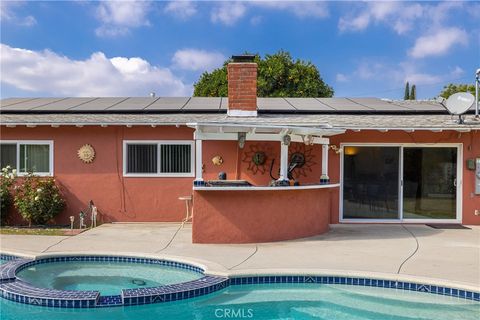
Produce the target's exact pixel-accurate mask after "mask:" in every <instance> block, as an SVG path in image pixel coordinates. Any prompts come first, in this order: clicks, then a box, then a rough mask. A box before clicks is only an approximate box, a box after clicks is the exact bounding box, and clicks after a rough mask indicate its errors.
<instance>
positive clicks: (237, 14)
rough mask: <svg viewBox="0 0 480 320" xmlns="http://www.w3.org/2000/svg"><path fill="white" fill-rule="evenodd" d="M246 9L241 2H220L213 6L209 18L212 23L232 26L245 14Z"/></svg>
mask: <svg viewBox="0 0 480 320" xmlns="http://www.w3.org/2000/svg"><path fill="white" fill-rule="evenodd" d="M246 11H247V7H246V6H245V4H244V3H242V2H221V3H220V5H218V6H216V7H215V8H213V10H212V12H211V14H210V19H211V20H212V22H214V23H223V24H224V25H227V26H232V25H234V24H235V23H236V22H237V21H238V20H240V19H241V18H242V17H243V16H244V15H245V13H246Z"/></svg>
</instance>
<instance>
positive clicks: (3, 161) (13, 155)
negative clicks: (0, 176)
mask: <svg viewBox="0 0 480 320" xmlns="http://www.w3.org/2000/svg"><path fill="white" fill-rule="evenodd" d="M6 166H10V167H11V168H12V169H15V168H16V167H17V144H16V143H13V144H10V143H2V144H0V169H1V168H5V167H6Z"/></svg>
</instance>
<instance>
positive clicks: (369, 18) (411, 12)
mask: <svg viewBox="0 0 480 320" xmlns="http://www.w3.org/2000/svg"><path fill="white" fill-rule="evenodd" d="M423 13H424V7H423V6H421V5H419V4H417V3H408V2H404V3H401V2H396V1H379V2H377V1H372V2H367V3H362V5H361V9H360V10H354V11H353V12H350V13H349V14H347V15H344V16H342V17H340V19H339V21H338V28H339V30H340V31H341V32H349V31H350V32H355V31H362V30H365V29H366V28H367V27H369V26H370V25H371V24H378V23H385V24H387V25H388V26H390V27H391V28H392V29H394V30H395V32H397V33H398V34H404V33H406V32H407V31H409V30H411V29H412V28H413V26H414V22H415V21H416V20H417V19H419V18H420V17H422V15H423Z"/></svg>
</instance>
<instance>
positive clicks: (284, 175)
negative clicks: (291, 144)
mask: <svg viewBox="0 0 480 320" xmlns="http://www.w3.org/2000/svg"><path fill="white" fill-rule="evenodd" d="M280 143H281V144H280V177H279V178H278V181H283V180H288V144H285V143H284V142H283V141H282V142H280Z"/></svg>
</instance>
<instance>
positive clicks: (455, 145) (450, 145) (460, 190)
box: [338, 142, 463, 223]
mask: <svg viewBox="0 0 480 320" xmlns="http://www.w3.org/2000/svg"><path fill="white" fill-rule="evenodd" d="M348 146H358V147H368V146H372V147H398V148H399V149H400V151H399V152H400V154H399V166H400V168H399V183H401V185H400V186H399V187H400V189H399V199H398V200H399V201H398V203H399V205H398V212H399V216H398V219H351V218H349V219H344V218H343V196H344V195H343V183H344V181H343V177H344V172H343V167H344V157H345V152H344V148H345V147H348ZM405 147H419V148H422V147H423V148H429V147H431V148H457V172H456V173H457V177H456V178H457V190H456V197H457V198H456V216H455V219H403V167H404V163H403V149H404V148H405ZM340 149H341V150H342V153H341V156H340V192H339V194H340V196H339V217H338V218H339V222H340V223H462V209H463V202H462V196H463V143H374V142H371V143H354V142H352V143H349V142H345V143H340Z"/></svg>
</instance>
